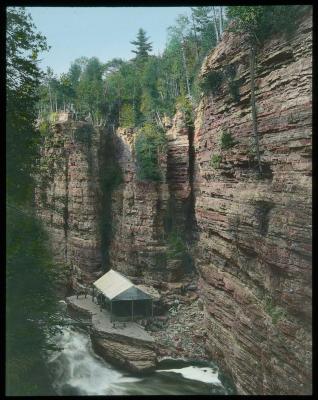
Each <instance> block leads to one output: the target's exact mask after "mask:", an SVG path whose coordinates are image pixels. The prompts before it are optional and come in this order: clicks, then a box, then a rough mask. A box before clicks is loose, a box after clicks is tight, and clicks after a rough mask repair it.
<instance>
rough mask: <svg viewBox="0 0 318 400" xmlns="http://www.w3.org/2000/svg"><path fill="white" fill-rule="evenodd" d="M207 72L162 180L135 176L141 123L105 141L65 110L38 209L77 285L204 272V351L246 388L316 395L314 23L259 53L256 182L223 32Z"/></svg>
mask: <svg viewBox="0 0 318 400" xmlns="http://www.w3.org/2000/svg"><path fill="white" fill-rule="evenodd" d="M201 75H202V77H205V76H209V77H210V78H211V77H212V79H213V76H214V79H215V80H216V81H217V85H216V86H215V87H214V88H211V90H212V92H213V93H212V92H211V93H210V94H209V95H204V96H203V98H202V100H201V102H200V105H199V106H198V108H197V110H196V116H195V127H194V132H193V130H192V128H191V127H189V126H187V123H186V122H185V121H186V119H185V115H184V113H183V112H182V111H181V110H180V109H179V110H178V111H177V113H176V115H175V117H174V118H173V120H172V121H170V122H167V125H166V138H167V152H166V154H165V155H162V156H161V158H160V168H161V169H162V171H163V172H164V174H163V176H164V178H163V180H162V181H161V182H150V181H141V180H140V179H139V177H138V173H137V172H138V171H137V169H138V165H137V163H136V155H135V153H134V141H135V139H136V136H137V134H138V131H137V130H136V129H133V128H118V129H117V131H116V132H114V133H109V132H107V131H106V130H102V129H99V128H93V127H92V126H91V124H89V123H88V122H84V121H82V122H80V121H77V122H75V121H73V120H71V119H69V117H68V116H66V117H65V118H64V116H63V115H60V120H59V121H57V122H55V123H54V124H53V128H52V130H51V134H50V135H48V137H47V139H46V142H45V143H44V146H43V149H42V151H43V154H42V162H43V165H44V167H43V168H44V169H45V166H46V173H44V174H43V176H42V179H40V181H39V185H38V189H37V193H36V202H37V206H38V213H39V214H40V215H41V217H42V219H43V221H44V222H45V224H46V226H47V229H48V231H49V234H50V237H51V242H52V246H53V249H54V251H55V254H56V257H57V259H58V260H60V261H61V263H62V264H63V265H65V264H66V265H69V266H70V268H71V276H70V278H71V282H70V284H71V287H72V288H74V289H81V288H83V287H84V286H85V285H86V284H88V283H90V282H92V281H94V280H95V279H96V278H97V277H98V276H99V275H100V274H102V270H103V271H106V270H108V269H109V268H113V269H115V270H117V271H119V272H121V273H123V274H124V275H126V276H128V277H129V278H131V279H132V280H133V281H134V282H135V283H147V284H152V285H154V286H155V287H157V288H159V289H160V286H162V283H167V282H170V283H171V282H174V283H176V282H185V281H186V280H187V279H188V280H189V279H192V281H193V283H194V287H195V283H196V280H197V274H199V295H200V298H201V299H202V301H203V305H204V314H205V318H204V321H205V323H204V326H202V332H204V331H206V334H207V340H206V346H207V350H208V353H209V355H210V358H211V359H212V360H215V361H217V362H218V363H219V365H220V366H222V367H223V368H224V370H226V371H227V372H228V373H229V374H230V375H231V376H232V378H233V380H234V382H235V384H236V387H237V391H238V393H239V394H309V393H311V381H312V376H311V351H312V348H311V311H312V310H311V261H312V260H311V251H312V249H311V239H312V235H311V232H312V225H311V215H312V201H311V187H312V165H311V159H312V154H311V151H312V143H311V138H312V124H311V118H312V111H311V108H312V98H311V93H312V81H311V79H312V15H308V14H307V15H306V16H305V17H304V18H302V19H301V20H300V21H299V24H298V28H297V30H296V32H294V33H293V34H292V35H291V37H289V38H287V37H285V36H282V35H279V36H277V37H272V38H271V40H268V41H267V42H266V43H265V44H264V46H263V47H262V48H261V49H260V50H259V52H258V55H257V69H256V106H257V123H258V133H259V145H260V159H261V165H262V170H263V171H262V174H259V173H258V164H257V160H256V157H255V148H254V145H253V136H252V117H251V107H250V78H249V52H248V47H247V45H246V43H245V42H244V40H242V37H241V36H240V35H234V34H232V33H229V32H228V33H225V34H224V36H223V38H222V42H220V43H219V45H218V46H217V48H216V49H215V50H214V51H213V52H212V53H211V54H210V55H208V57H207V58H206V59H205V62H204V64H203V67H202V71H201ZM63 118H64V119H63ZM119 172H120V173H119ZM117 174H118V179H117V177H116V176H117ZM49 176H50V179H49ZM45 177H46V178H45ZM113 178H114V179H113ZM176 237H177V238H178V240H181V244H182V246H183V248H184V251H183V254H182V255H181V256H180V254H179V255H178V254H177V252H176V251H174V250H175V249H173V246H175V245H176ZM178 243H179V245H180V242H178ZM193 260H194V261H193ZM163 286H164V285H163ZM172 286H173V285H170V286H169V285H166V286H165V287H164V288H163V287H161V289H164V290H166V289H167V290H166V291H165V292H163V293H164V296H163V297H166V298H168V297H169V295H171V293H172V292H171V290H170V288H171V287H172ZM180 287H181V286H180ZM169 290H170V292H169ZM172 295H173V294H172Z"/></svg>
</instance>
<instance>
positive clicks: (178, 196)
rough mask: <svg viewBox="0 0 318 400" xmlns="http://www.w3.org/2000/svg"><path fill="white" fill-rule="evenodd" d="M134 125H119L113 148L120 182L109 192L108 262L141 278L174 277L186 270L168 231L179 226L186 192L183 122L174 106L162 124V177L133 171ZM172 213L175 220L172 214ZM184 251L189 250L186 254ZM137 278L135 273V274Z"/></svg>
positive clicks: (170, 279) (159, 279)
mask: <svg viewBox="0 0 318 400" xmlns="http://www.w3.org/2000/svg"><path fill="white" fill-rule="evenodd" d="M137 134H138V132H137V130H136V129H131V128H119V129H118V130H117V132H116V139H115V140H116V144H115V148H116V153H117V160H118V164H119V166H120V168H121V171H122V174H123V178H122V183H121V184H120V185H118V187H116V189H115V190H114V191H113V193H112V200H111V210H112V216H111V219H112V230H113V235H112V240H111V243H110V248H109V266H110V267H111V268H113V269H116V270H118V271H119V272H122V273H123V274H125V275H128V276H130V277H131V278H132V279H135V280H136V278H139V280H140V281H141V282H146V283H154V284H156V283H158V282H162V281H166V282H173V281H178V280H181V279H182V278H183V276H184V275H185V274H186V273H187V271H186V268H185V266H184V264H187V263H184V262H183V260H181V259H178V257H174V256H169V254H168V249H169V233H170V232H171V230H172V229H173V228H174V226H175V225H177V226H178V227H180V226H184V225H185V221H186V219H187V217H186V216H187V203H188V201H189V198H190V194H191V188H190V185H189V158H188V149H189V146H188V136H189V132H188V128H187V127H186V126H185V124H184V121H183V113H182V112H179V113H177V115H176V116H175V118H174V119H173V121H172V122H171V123H170V129H168V130H167V132H166V135H167V153H166V154H164V155H162V156H161V157H160V160H159V164H160V169H161V170H162V172H163V180H162V182H150V181H142V180H140V179H139V178H138V176H137V167H138V166H137V162H136V156H135V153H134V141H135V139H136V136H137ZM176 217H177V219H178V223H177V224H176V223H175V222H173V220H174V219H175V218H176ZM188 257H189V256H188ZM137 280H138V279H137Z"/></svg>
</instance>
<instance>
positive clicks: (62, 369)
mask: <svg viewBox="0 0 318 400" xmlns="http://www.w3.org/2000/svg"><path fill="white" fill-rule="evenodd" d="M54 343H55V344H56V345H57V346H58V347H59V348H60V350H58V351H51V352H50V353H48V355H47V364H48V368H49V372H50V375H51V378H52V385H53V388H54V390H55V392H56V394H57V395H61V396H63V395H120V394H122V395H148V394H149V395H152V394H171V395H178V394H193V395H194V394H212V395H213V394H232V393H233V388H232V387H231V385H230V383H229V382H228V381H227V379H226V377H223V376H222V374H220V373H219V371H218V368H217V366H216V365H214V364H212V363H209V364H208V363H189V362H185V361H179V360H178V361H177V360H163V361H161V363H159V366H158V369H157V371H155V372H154V373H153V374H151V375H145V376H134V375H133V374H131V373H127V372H123V371H121V370H118V369H116V368H114V367H113V366H111V365H110V364H109V363H107V362H105V361H104V360H103V359H102V358H100V357H99V356H98V355H96V354H95V353H94V351H93V349H92V346H91V341H90V337H89V335H88V333H87V332H85V331H84V330H80V329H78V328H74V327H64V328H62V331H61V333H60V334H58V335H57V336H56V337H55V338H54Z"/></svg>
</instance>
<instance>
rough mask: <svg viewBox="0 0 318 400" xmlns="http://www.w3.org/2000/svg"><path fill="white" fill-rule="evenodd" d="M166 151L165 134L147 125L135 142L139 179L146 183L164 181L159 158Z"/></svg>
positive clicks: (153, 126) (140, 131)
mask: <svg viewBox="0 0 318 400" xmlns="http://www.w3.org/2000/svg"><path fill="white" fill-rule="evenodd" d="M165 150H166V136H165V133H164V132H163V131H162V130H160V129H158V127H156V126H155V125H153V124H149V123H147V124H145V125H144V126H143V127H142V128H141V129H140V130H139V133H138V135H137V137H136V140H135V153H136V161H137V168H138V170H137V175H138V179H140V180H145V181H162V180H163V178H164V177H163V171H161V169H160V164H159V157H160V155H161V154H164V153H165Z"/></svg>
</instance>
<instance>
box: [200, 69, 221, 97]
mask: <svg viewBox="0 0 318 400" xmlns="http://www.w3.org/2000/svg"><path fill="white" fill-rule="evenodd" d="M223 80H224V74H223V72H222V71H209V72H208V73H207V74H206V75H204V76H203V77H202V78H201V80H200V88H201V90H202V91H203V93H204V94H206V95H209V94H210V93H212V94H214V95H216V94H217V93H218V91H219V89H220V87H221V84H222V82H223Z"/></svg>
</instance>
